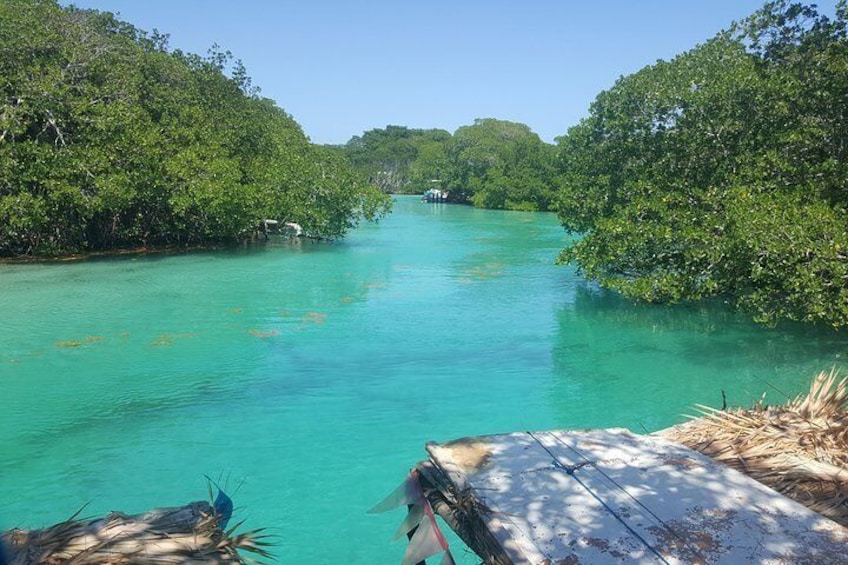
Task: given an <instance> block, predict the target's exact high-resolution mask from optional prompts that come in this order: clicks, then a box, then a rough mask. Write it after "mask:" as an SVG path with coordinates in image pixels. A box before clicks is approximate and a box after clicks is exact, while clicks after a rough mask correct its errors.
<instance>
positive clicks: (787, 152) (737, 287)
mask: <svg viewBox="0 0 848 565" xmlns="http://www.w3.org/2000/svg"><path fill="white" fill-rule="evenodd" d="M846 100H848V40H846V3H845V0H842V1H841V2H840V3H839V5H838V7H837V12H836V16H835V18H833V19H830V18H828V17H826V16H824V15H822V14H821V13H819V12H818V11H817V10H816V9H815V8H813V7H810V6H804V5H801V4H796V3H789V2H785V1H780V2H771V3H769V4H767V5H766V6H765V7H764V8H763V9H762V10H760V11H758V12H757V13H756V14H754V15H753V16H751V17H750V18H748V19H747V20H746V21H743V22H740V23H739V24H736V25H735V26H734V27H732V28H731V29H730V30H729V31H724V32H721V33H719V34H718V35H717V36H716V37H714V38H713V39H711V40H709V41H707V42H706V43H704V44H702V45H699V46H697V47H695V48H694V49H692V50H690V51H688V52H686V53H683V54H682V55H680V56H678V57H676V58H674V59H673V60H671V61H661V62H658V63H656V64H655V65H651V66H649V67H646V68H644V69H642V70H641V71H639V72H637V73H635V74H632V75H630V76H626V77H623V78H621V79H620V80H618V81H617V82H616V83H615V85H614V86H613V87H612V88H611V89H609V90H607V91H605V92H602V93H601V94H599V95H598V97H597V98H596V100H595V101H594V103H593V104H592V106H591V109H590V113H589V116H588V117H587V118H585V119H584V120H582V121H581V122H580V123H579V124H578V125H576V126H574V127H572V128H571V129H570V130H569V131H568V134H567V135H565V136H563V137H561V138H559V139H558V140H557V141H558V156H559V168H560V171H561V181H560V184H561V190H560V192H559V195H558V203H557V206H558V211H559V215H560V218H561V220H562V223H563V225H564V226H565V227H566V229H567V230H569V231H571V232H576V233H580V234H582V235H583V237H582V239H580V240H579V241H578V242H577V243H576V244H574V245H573V246H571V247H569V248H567V249H566V250H564V252H563V254H562V257H561V258H562V260H563V261H574V262H576V264H577V265H579V267H580V268H581V269H582V271H583V272H584V273H585V274H586V275H587V276H588V277H589V278H591V279H595V280H597V281H599V282H600V283H601V284H602V285H603V286H606V287H609V288H613V289H617V290H618V291H620V292H621V293H623V294H624V295H626V296H628V297H633V298H639V299H644V300H648V301H664V302H677V301H682V300H698V299H711V298H719V299H724V300H727V301H728V302H730V303H732V304H735V305H737V306H739V307H741V308H743V309H746V310H748V311H751V312H752V313H753V314H754V316H755V317H756V319H758V320H760V321H762V322H766V323H775V322H776V321H778V320H781V319H788V320H799V321H804V322H815V323H823V324H829V325H832V326H834V327H843V326H846V325H848V105H846Z"/></svg>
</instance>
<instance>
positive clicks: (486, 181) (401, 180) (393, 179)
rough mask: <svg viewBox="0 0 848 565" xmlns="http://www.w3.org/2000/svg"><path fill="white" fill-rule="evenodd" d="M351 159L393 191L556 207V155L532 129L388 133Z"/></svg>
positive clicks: (483, 122) (483, 125) (486, 123)
mask: <svg viewBox="0 0 848 565" xmlns="http://www.w3.org/2000/svg"><path fill="white" fill-rule="evenodd" d="M343 152H344V153H345V154H346V155H347V157H348V158H349V159H350V160H351V162H352V163H353V165H354V166H355V167H356V168H357V169H359V170H360V171H361V172H363V173H364V174H366V175H367V176H368V177H369V178H370V179H371V180H372V182H375V183H376V184H377V185H378V186H379V187H380V188H381V189H383V190H386V191H388V192H400V193H421V192H424V191H425V190H427V189H428V188H440V189H443V190H446V191H448V192H449V193H450V195H451V196H450V198H451V200H452V201H454V202H468V203H472V204H474V205H475V206H479V207H483V208H498V209H521V210H548V209H549V208H550V206H551V204H552V202H553V200H554V192H555V190H554V181H555V148H554V147H553V146H551V145H548V144H546V143H544V142H543V141H542V140H541V139H539V136H538V135H536V134H535V133H533V132H532V131H531V130H530V128H529V127H527V126H526V125H524V124H519V123H515V122H508V121H503V120H495V119H491V118H487V119H478V120H475V122H474V124H472V125H469V126H463V127H460V128H459V129H457V130H456V132H455V133H454V134H453V135H451V134H449V133H448V132H446V131H444V130H415V129H408V128H406V127H403V126H388V127H386V128H385V129H375V130H370V131H367V132H365V133H364V134H363V135H362V136H361V137H360V136H356V137H354V138H352V139H351V140H350V141H349V142H348V143H347V144H346V145H345V146H344V149H343Z"/></svg>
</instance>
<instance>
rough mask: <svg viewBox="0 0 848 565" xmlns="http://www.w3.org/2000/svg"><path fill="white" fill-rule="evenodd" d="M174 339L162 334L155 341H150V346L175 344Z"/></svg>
mask: <svg viewBox="0 0 848 565" xmlns="http://www.w3.org/2000/svg"><path fill="white" fill-rule="evenodd" d="M173 344H174V340H173V339H171V338H170V337H169V336H167V335H165V334H160V335H159V336H157V338H156V339H155V340H154V341H151V342H150V347H164V346H168V345H173Z"/></svg>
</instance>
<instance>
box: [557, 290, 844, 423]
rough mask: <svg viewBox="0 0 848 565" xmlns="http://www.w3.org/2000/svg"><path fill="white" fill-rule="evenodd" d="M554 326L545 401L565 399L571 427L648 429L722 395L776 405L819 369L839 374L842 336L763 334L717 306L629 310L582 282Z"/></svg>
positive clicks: (793, 328)
mask: <svg viewBox="0 0 848 565" xmlns="http://www.w3.org/2000/svg"><path fill="white" fill-rule="evenodd" d="M556 319H557V325H558V332H557V335H556V337H555V339H554V342H553V348H552V358H553V365H554V367H555V371H556V374H557V377H556V380H555V383H554V385H553V388H552V398H554V399H563V398H565V399H571V400H570V401H567V402H566V403H565V404H566V405H565V406H562V407H558V410H559V414H561V417H562V418H563V420H564V421H566V422H569V423H570V422H573V423H574V424H575V425H576V426H577V427H586V426H610V425H624V426H629V427H633V428H634V429H635V430H636V431H639V430H640V428H642V429H649V430H653V429H656V428H659V427H663V426H666V425H669V424H672V423H675V422H677V421H679V420H680V415H681V414H682V413H692V412H693V410H692V408H691V407H692V405H694V404H706V405H712V406H716V407H720V406H721V403H722V391H724V392H725V394H726V395H727V398H728V401H729V402H730V403H731V404H734V405H744V406H747V405H749V404H750V403H751V402H753V401H754V400H755V399H759V398H760V397H761V395H762V393H764V392H766V393H767V399H768V401H770V402H782V401H784V400H786V398H787V397H788V396H794V395H796V394H798V393H800V392H803V391H804V390H806V388H807V387H808V385H809V381H810V379H811V378H812V376H813V375H814V374H815V373H817V372H818V371H821V370H828V369H830V368H831V367H837V368H842V369H843V370H844V369H845V367H846V363H845V358H844V352H845V351H846V345H848V339H846V337H845V336H842V335H840V334H835V333H833V332H828V331H826V330H820V331H817V330H811V329H809V328H803V327H800V326H797V325H786V326H784V327H782V328H778V329H770V328H763V327H761V326H758V325H756V324H754V323H753V322H751V321H750V320H749V317H748V316H746V315H745V314H742V313H738V312H733V311H731V310H729V309H728V308H726V307H725V306H724V305H722V304H719V303H707V304H704V303H701V304H696V305H693V304H690V305H680V306H663V305H651V304H642V303H633V302H630V301H627V300H624V299H623V298H621V297H620V296H618V295H617V294H615V293H613V292H610V291H605V290H602V289H598V288H596V287H594V286H593V285H591V284H588V283H582V284H578V285H577V287H576V289H575V292H574V299H573V302H569V303H568V304H566V305H564V306H563V307H562V308H560V309H559V311H558V312H557V314H556ZM612 406H615V407H616V411H617V412H618V413H619V414H623V415H625V416H622V417H621V418H618V417H616V414H615V413H613V412H612V411H611V410H610V409H609V407H612Z"/></svg>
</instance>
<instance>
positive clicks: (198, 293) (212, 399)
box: [0, 197, 848, 564]
mask: <svg viewBox="0 0 848 565" xmlns="http://www.w3.org/2000/svg"><path fill="white" fill-rule="evenodd" d="M565 242H566V235H565V234H564V233H563V232H562V230H561V229H560V228H559V226H558V224H557V221H556V217H555V216H553V215H550V214H525V213H515V212H511V213H508V212H493V211H482V210H475V209H471V208H466V207H458V206H450V205H424V204H421V203H420V202H419V201H418V200H417V199H415V198H405V197H401V198H399V199H398V202H397V203H396V206H395V213H394V214H393V215H392V216H391V217H389V218H387V219H386V220H384V221H383V222H381V223H380V224H378V225H376V226H374V225H369V226H365V227H363V228H361V229H359V230H357V231H356V232H354V233H353V234H352V235H351V236H350V237H349V238H348V239H347V240H345V241H344V242H341V243H337V244H333V245H326V244H309V243H304V244H301V245H284V244H269V245H266V246H262V247H258V248H252V249H239V250H232V251H224V252H210V253H197V254H185V255H174V256H155V257H137V258H117V259H110V260H95V261H87V262H80V263H64V264H61V263H60V264H44V265H6V266H0V316H2V324H0V399H2V410H0V527H12V526H24V527H26V526H31V527H38V526H43V525H47V524H52V523H54V522H57V521H60V520H62V519H64V518H66V517H68V516H69V515H71V514H73V513H74V512H75V511H76V510H78V509H79V508H80V507H81V506H82V505H83V504H86V503H88V506H87V507H86V509H85V511H84V513H85V514H86V515H92V516H96V515H100V514H103V513H105V512H108V511H110V510H122V511H125V512H140V511H144V510H147V509H148V508H150V507H154V506H165V505H175V504H182V503H185V502H189V501H191V500H196V499H201V498H204V497H205V495H206V484H205V479H204V478H203V475H204V474H209V475H211V476H213V477H215V478H217V477H222V478H223V482H224V483H226V485H228V486H229V488H230V491H231V493H232V492H233V491H235V492H234V499H235V502H236V512H237V518H239V519H245V520H246V524H245V526H246V527H248V528H250V527H262V526H264V527H269V528H270V529H271V531H272V533H273V534H274V535H275V536H276V540H275V541H276V543H277V547H276V549H275V553H276V555H277V556H278V558H279V560H280V561H281V562H285V563H307V562H308V563H340V562H346V563H369V564H370V563H387V564H391V563H399V562H400V559H401V556H402V555H403V551H404V544H403V543H400V542H398V543H394V544H393V543H390V541H389V539H390V537H391V535H392V534H393V533H394V530H395V528H396V526H397V525H398V524H399V523H400V521H401V519H402V517H403V516H402V514H403V512H402V511H400V510H398V511H396V512H394V513H390V514H387V515H380V516H373V515H368V514H366V511H367V510H368V508H370V507H371V506H372V505H374V504H375V503H376V502H378V501H379V500H380V499H381V498H382V497H383V496H384V495H386V494H387V493H388V492H389V491H391V490H392V489H393V488H394V487H395V486H396V485H397V484H398V483H400V481H401V480H402V479H403V477H404V476H405V473H406V472H407V470H408V469H409V468H410V467H411V466H412V465H414V464H415V462H416V461H418V460H419V459H421V458H423V457H424V456H425V452H424V443H425V442H426V441H428V440H438V441H445V440H449V439H453V438H457V437H461V436H466V435H473V434H486V433H498V432H507V431H515V430H531V429H545V428H584V427H599V426H603V427H609V426H625V427H629V428H631V429H633V430H634V431H644V430H648V431H653V430H656V429H659V428H662V427H665V426H668V425H671V424H674V423H677V422H679V421H681V420H682V418H681V414H684V413H691V412H692V410H691V408H690V407H691V406H692V405H693V404H696V403H702V404H709V405H713V406H720V404H721V390H724V391H726V394H727V396H728V399H729V401H730V402H731V403H734V404H746V405H747V404H749V403H750V402H752V401H753V400H755V399H757V398H759V397H760V396H761V394H762V393H763V392H765V391H767V392H768V396H767V398H768V399H769V400H772V401H779V400H782V399H783V396H782V395H781V394H780V393H779V392H778V391H781V392H784V393H786V394H791V395H794V394H795V393H797V392H800V391H802V390H803V389H804V388H805V387H806V386H807V385H808V383H809V379H810V377H811V376H812V375H813V374H814V373H816V372H817V371H819V370H822V369H829V368H831V367H833V366H838V367H844V366H845V365H846V363H845V357H844V354H845V352H846V345H847V344H848V340H846V338H845V337H844V336H838V335H834V334H830V333H820V332H815V331H811V330H808V329H803V328H788V329H782V330H779V331H776V330H767V329H763V328H760V327H757V326H755V325H753V324H752V323H749V322H748V321H747V320H746V319H745V317H744V316H738V315H735V314H732V313H729V312H727V311H725V310H723V309H722V308H721V307H720V306H699V307H678V308H666V307H655V306H646V305H631V304H628V303H627V302H624V301H622V300H620V299H618V298H617V297H615V296H614V295H611V294H609V293H604V292H600V291H598V290H596V289H594V288H593V287H592V286H591V285H589V284H587V283H585V282H584V281H582V280H581V279H580V278H579V277H577V276H576V274H575V272H574V270H573V269H571V268H570V267H563V266H554V265H553V258H554V257H555V256H556V254H557V252H558V251H559V250H560V249H561V248H562V246H563V245H564V243H565ZM454 549H455V554H457V557H459V561H460V562H467V563H473V562H474V559H473V558H472V557H471V556H468V555H463V551H462V548H461V547H460V546H459V545H457V542H454Z"/></svg>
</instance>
